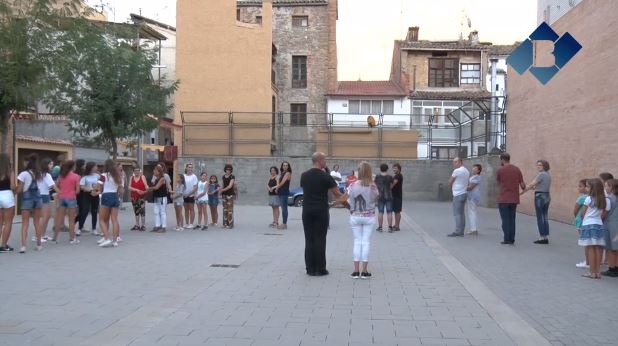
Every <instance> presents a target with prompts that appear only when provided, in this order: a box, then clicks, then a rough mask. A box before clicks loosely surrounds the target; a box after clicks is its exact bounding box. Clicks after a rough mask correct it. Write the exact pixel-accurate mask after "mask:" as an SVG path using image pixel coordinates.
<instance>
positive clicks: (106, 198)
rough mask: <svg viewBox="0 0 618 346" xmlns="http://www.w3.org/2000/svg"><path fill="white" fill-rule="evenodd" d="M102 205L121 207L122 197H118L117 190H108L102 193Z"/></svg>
mask: <svg viewBox="0 0 618 346" xmlns="http://www.w3.org/2000/svg"><path fill="white" fill-rule="evenodd" d="M101 206H103V207H107V208H118V207H120V199H119V198H118V194H117V193H116V192H106V193H104V194H102V195H101Z"/></svg>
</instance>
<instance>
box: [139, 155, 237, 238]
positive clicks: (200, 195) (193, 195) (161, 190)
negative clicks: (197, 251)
mask: <svg viewBox="0 0 618 346" xmlns="http://www.w3.org/2000/svg"><path fill="white" fill-rule="evenodd" d="M223 170H224V174H223V176H222V177H221V178H222V182H223V185H220V184H219V180H218V178H217V176H216V175H214V174H213V175H211V176H210V177H209V176H208V173H206V172H201V173H200V175H199V177H198V176H197V175H196V174H195V173H194V172H193V164H192V163H188V164H186V165H185V169H184V172H183V173H180V174H177V175H176V180H175V181H174V183H173V184H172V179H171V177H170V176H169V174H168V173H167V169H166V167H165V164H163V163H159V164H157V165H156V166H155V168H154V171H153V175H152V178H151V181H150V184H149V183H148V182H147V180H146V178H145V177H144V176H143V175H142V172H141V170H140V168H139V167H134V168H133V176H132V177H131V179H130V184H129V189H130V191H131V203H132V204H133V211H134V214H135V226H133V228H131V230H132V231H145V230H146V226H145V219H146V217H145V216H146V208H145V205H146V199H147V198H148V197H149V196H148V193H149V192H151V193H152V196H150V197H151V200H152V203H153V205H154V208H153V211H154V215H155V222H154V227H153V228H152V230H151V232H155V233H165V232H166V231H167V212H166V208H167V204H173V205H174V212H175V214H176V228H175V230H176V231H183V230H185V229H200V230H202V231H205V230H208V226H211V227H213V226H214V227H218V226H219V224H218V222H219V213H218V205H219V201H220V200H221V201H222V205H223V220H222V227H223V228H224V229H232V228H234V199H235V197H236V189H235V182H236V177H235V176H234V175H233V174H232V172H233V170H234V168H233V167H232V165H230V164H226V165H225V166H224V169H223ZM172 185H173V186H172ZM196 205H197V220H196V213H195V209H196ZM209 210H210V223H209V222H208V211H209Z"/></svg>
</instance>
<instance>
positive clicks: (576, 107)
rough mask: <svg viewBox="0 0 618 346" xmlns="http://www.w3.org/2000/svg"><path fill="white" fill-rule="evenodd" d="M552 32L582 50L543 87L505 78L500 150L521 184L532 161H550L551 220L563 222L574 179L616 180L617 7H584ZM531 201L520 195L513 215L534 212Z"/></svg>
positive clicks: (599, 0)
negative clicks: (607, 175)
mask: <svg viewBox="0 0 618 346" xmlns="http://www.w3.org/2000/svg"><path fill="white" fill-rule="evenodd" d="M552 27H553V29H554V30H555V31H556V32H557V33H558V34H559V35H562V34H564V33H565V32H567V31H568V32H570V33H571V35H573V36H574V37H575V39H576V40H577V41H579V42H580V44H581V45H582V46H583V48H582V50H580V51H579V53H578V54H577V55H576V56H575V57H574V58H573V59H572V60H571V61H570V62H569V63H568V64H567V65H566V66H565V67H564V68H563V69H562V70H561V71H560V72H559V73H558V74H557V75H556V76H555V77H554V78H553V79H552V80H551V81H549V83H547V84H546V85H542V84H541V83H539V82H538V81H537V80H536V79H535V78H534V77H533V76H532V75H531V74H530V73H525V74H524V75H523V76H520V75H518V74H517V73H515V72H513V73H509V87H508V110H509V111H508V112H509V113H508V116H509V118H508V121H507V150H508V151H509V153H510V154H511V160H512V163H514V164H516V165H518V166H519V167H520V168H521V169H522V172H523V173H524V179H525V180H526V181H527V182H529V181H531V180H532V179H533V178H534V175H535V172H536V169H535V162H536V160H537V159H546V160H548V161H549V163H550V165H551V170H550V173H551V175H552V179H553V181H552V188H551V194H552V202H551V206H550V217H551V218H553V219H557V220H562V221H570V220H571V218H572V215H571V211H572V207H573V204H574V202H575V198H576V197H577V190H576V188H577V182H578V180H579V179H582V178H590V177H597V176H598V174H599V173H600V172H603V171H609V172H611V173H613V174H614V175H617V174H618V164H617V163H616V152H618V142H617V140H616V129H617V127H616V126H617V125H616V119H617V118H616V116H617V114H618V103H617V101H616V100H617V98H616V91H617V90H618V68H616V67H617V64H618V51H617V49H616V47H618V1H607V0H587V1H584V2H582V3H581V4H579V5H578V6H577V7H576V8H574V9H573V10H572V11H570V12H569V13H567V14H566V15H565V16H563V17H562V18H560V19H559V20H558V21H556V22H555V23H554V24H553V25H552ZM531 30H532V28H531ZM532 199H533V196H532V194H527V195H526V196H524V198H523V200H522V202H523V203H522V207H521V208H520V209H521V210H523V211H525V212H527V213H534V205H533V203H532Z"/></svg>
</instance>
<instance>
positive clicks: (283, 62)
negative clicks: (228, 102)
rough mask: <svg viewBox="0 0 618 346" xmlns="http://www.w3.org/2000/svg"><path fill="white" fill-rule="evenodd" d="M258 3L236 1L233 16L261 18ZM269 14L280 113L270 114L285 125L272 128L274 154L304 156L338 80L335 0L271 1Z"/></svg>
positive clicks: (244, 19) (311, 147)
mask: <svg viewBox="0 0 618 346" xmlns="http://www.w3.org/2000/svg"><path fill="white" fill-rule="evenodd" d="M261 2H262V1H255V0H239V1H237V6H238V8H237V19H238V20H239V21H241V22H245V23H254V24H259V23H261V22H262V20H263V13H262V6H261ZM272 18H273V23H272V28H273V45H274V46H275V47H276V51H277V53H276V55H275V56H274V61H273V77H274V78H273V79H274V80H273V82H274V85H275V86H276V88H277V90H278V95H277V97H276V100H274V104H275V108H276V112H281V113H282V114H283V116H282V117H278V118H277V119H274V120H275V122H282V124H283V126H279V127H277V128H276V129H275V134H276V135H275V136H274V137H275V138H274V143H273V146H274V147H273V149H274V153H275V154H276V153H279V154H281V155H285V156H302V155H307V154H310V153H311V152H312V151H313V150H315V143H313V142H314V141H313V139H314V138H315V136H316V132H317V131H318V126H319V125H324V124H325V123H326V120H327V117H326V114H325V113H326V110H327V108H326V96H325V95H326V94H327V93H328V91H329V90H333V89H334V88H335V87H336V82H337V46H336V23H337V0H274V1H273V14H272ZM298 77H301V78H298ZM292 113H294V114H292ZM289 138H294V139H295V142H294V143H291V142H289V141H286V139H289ZM303 140H306V141H307V143H301V142H302V141H303ZM284 141H285V142H286V144H285V146H286V147H285V148H282V145H283V142H284ZM309 143H310V144H309ZM284 149H285V150H284Z"/></svg>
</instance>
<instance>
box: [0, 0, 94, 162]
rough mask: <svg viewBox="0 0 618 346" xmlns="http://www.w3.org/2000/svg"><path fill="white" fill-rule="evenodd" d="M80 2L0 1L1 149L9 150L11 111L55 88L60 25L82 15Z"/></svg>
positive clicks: (26, 106)
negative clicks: (52, 81) (50, 75)
mask: <svg viewBox="0 0 618 346" xmlns="http://www.w3.org/2000/svg"><path fill="white" fill-rule="evenodd" d="M81 9H82V7H81V4H80V2H79V0H64V1H63V2H62V3H61V4H58V3H57V1H55V0H0V136H1V137H2V141H1V144H0V150H1V151H2V152H3V153H6V152H7V151H8V127H9V121H10V116H11V111H26V110H31V109H33V108H34V107H35V104H36V101H37V100H39V98H40V97H41V96H42V95H43V94H44V93H46V92H47V91H48V90H50V88H52V86H51V85H50V83H49V79H48V78H47V77H48V73H47V72H48V71H49V68H50V67H52V65H53V62H54V61H55V60H56V59H55V57H56V55H57V54H59V53H60V52H59V51H58V50H57V49H56V48H57V47H58V45H57V43H58V41H59V40H60V39H61V38H62V37H61V35H57V32H58V31H57V23H59V22H60V21H62V20H64V19H65V18H68V17H78V16H81V15H83V12H81Z"/></svg>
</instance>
